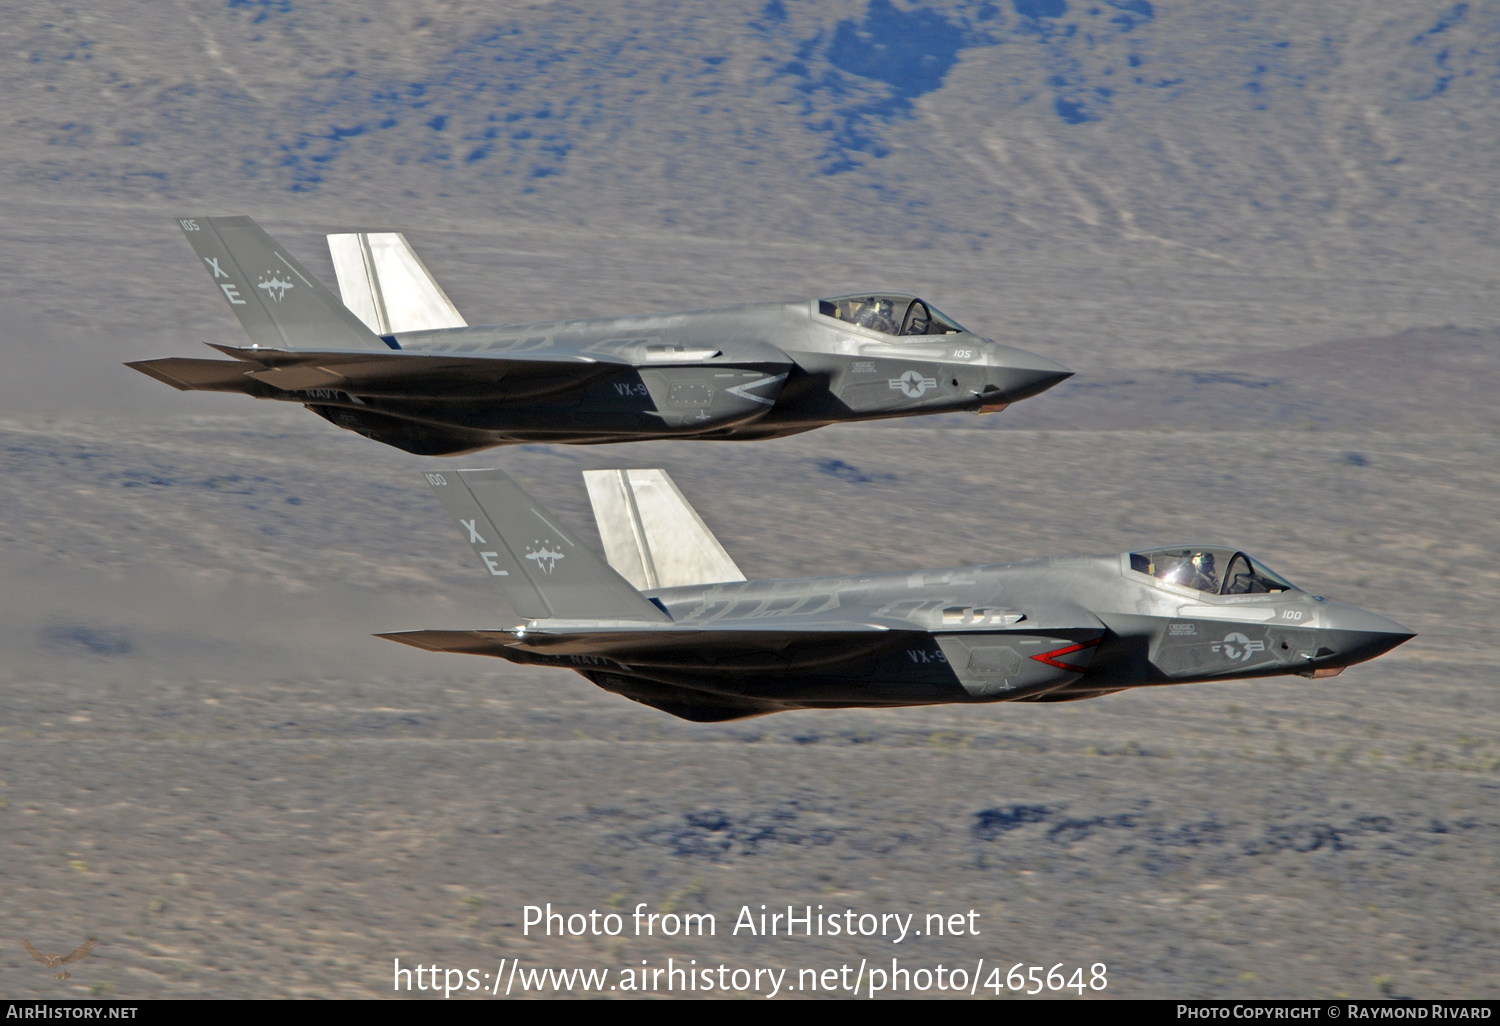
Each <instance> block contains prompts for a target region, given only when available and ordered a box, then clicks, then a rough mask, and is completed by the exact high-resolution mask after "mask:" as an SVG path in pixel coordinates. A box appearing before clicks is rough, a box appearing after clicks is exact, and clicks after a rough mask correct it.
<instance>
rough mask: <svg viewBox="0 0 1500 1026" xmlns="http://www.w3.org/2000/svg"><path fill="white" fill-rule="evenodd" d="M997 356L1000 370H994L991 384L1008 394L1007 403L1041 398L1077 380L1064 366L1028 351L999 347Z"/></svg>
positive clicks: (1006, 396)
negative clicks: (1037, 396) (1070, 379)
mask: <svg viewBox="0 0 1500 1026" xmlns="http://www.w3.org/2000/svg"><path fill="white" fill-rule="evenodd" d="M995 356H996V358H997V359H996V362H997V363H998V364H999V366H996V367H992V368H991V371H990V381H991V383H992V384H993V385H994V386H995V387H997V388H998V389H1000V391H1001V392H1003V393H1004V394H1005V401H1006V402H1011V403H1013V402H1016V401H1018V400H1021V399H1026V398H1029V397H1031V396H1034V395H1039V394H1041V393H1042V392H1045V391H1047V389H1049V388H1051V387H1052V386H1053V385H1055V384H1057V383H1058V382H1060V381H1066V380H1067V379H1068V378H1071V377H1072V376H1073V372H1072V371H1070V370H1068V368H1066V367H1064V366H1063V365H1062V364H1060V363H1054V362H1052V361H1051V360H1049V359H1047V358H1046V357H1045V356H1038V355H1037V354H1035V353H1028V352H1027V351H1026V350H1024V349H1012V348H1010V347H1009V346H998V347H997V351H996V353H995Z"/></svg>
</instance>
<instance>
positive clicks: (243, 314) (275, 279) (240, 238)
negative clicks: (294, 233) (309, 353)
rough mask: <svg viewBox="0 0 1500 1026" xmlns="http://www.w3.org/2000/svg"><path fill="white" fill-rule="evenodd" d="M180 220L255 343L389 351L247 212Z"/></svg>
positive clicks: (275, 346) (277, 346)
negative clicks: (232, 215)
mask: <svg viewBox="0 0 1500 1026" xmlns="http://www.w3.org/2000/svg"><path fill="white" fill-rule="evenodd" d="M177 225H178V227H180V228H181V229H182V233H183V234H184V235H186V236H187V240H188V242H189V243H190V244H191V245H192V247H193V250H194V252H196V253H197V254H198V258H199V259H200V260H202V261H203V267H204V269H205V270H207V271H208V276H209V278H210V279H211V280H212V281H213V283H214V286H215V288H216V289H217V290H218V291H219V292H220V293H221V294H222V295H223V297H224V300H225V301H226V302H227V303H228V304H229V309H230V310H232V311H233V312H234V315H235V316H236V317H238V318H239V320H240V325H241V326H242V327H244V329H245V334H247V335H249V336H250V341H251V342H252V343H253V344H254V345H256V346H259V347H260V348H262V349H289V350H296V349H323V350H350V349H355V350H358V349H378V350H380V351H381V352H389V350H390V347H389V346H387V345H386V344H385V343H384V342H382V341H381V340H380V339H379V338H378V337H376V335H375V334H374V333H372V332H371V331H370V329H369V328H368V327H367V326H366V325H365V324H362V323H360V320H359V318H358V317H355V316H354V314H352V313H350V312H349V310H348V309H347V308H346V307H345V306H344V304H343V303H340V302H339V300H338V297H337V296H335V295H334V294H333V293H332V292H329V291H328V290H327V289H326V288H324V287H323V283H322V282H320V281H318V279H316V278H314V277H313V276H312V272H311V271H309V270H308V269H307V268H305V267H303V266H302V265H301V264H299V263H298V262H297V261H296V260H294V259H293V258H292V256H291V254H289V253H288V252H287V251H286V249H285V248H284V247H283V246H282V245H281V244H280V243H279V242H277V241H276V240H275V239H273V238H271V237H270V236H269V235H267V234H266V233H265V232H264V231H263V230H261V227H260V225H258V224H256V223H255V222H254V221H252V220H251V219H250V218H248V217H179V218H178V219H177ZM299 387H301V386H299Z"/></svg>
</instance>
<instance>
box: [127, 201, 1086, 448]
mask: <svg viewBox="0 0 1500 1026" xmlns="http://www.w3.org/2000/svg"><path fill="white" fill-rule="evenodd" d="M178 224H179V226H180V227H181V228H182V231H183V233H184V234H185V235H186V236H187V238H188V241H189V242H190V243H192V246H193V249H194V250H195V251H196V252H197V254H198V256H199V258H200V259H201V260H202V262H203V265H204V267H205V268H206V269H207V271H208V274H209V277H210V278H211V279H212V280H213V284H214V286H215V288H217V289H218V291H219V292H220V293H221V294H222V295H223V297H224V299H225V300H226V301H227V302H228V303H229V308H230V309H231V310H232V311H234V313H235V315H236V316H237V317H238V318H239V320H240V323H241V325H243V326H244V329H245V331H246V333H248V334H249V336H250V342H251V344H250V345H249V346H227V345H214V348H215V349H218V350H219V351H220V352H222V353H224V354H225V355H227V356H231V357H233V359H232V360H201V359H185V358H178V357H173V358H169V359H161V360H145V361H141V362H137V363H131V364H128V365H127V366H130V367H134V368H135V369H136V370H138V371H141V372H142V373H144V374H149V375H150V376H151V377H154V378H157V379H158V380H160V381H164V382H166V383H167V384H169V385H172V386H173V387H175V388H178V389H182V390H190V389H197V390H204V391H213V392H243V393H244V394H246V395H252V396H255V397H256V398H259V399H276V400H280V401H283V402H294V403H301V404H303V405H304V406H306V407H307V408H308V409H310V410H312V411H313V412H314V413H316V414H318V415H319V416H321V417H324V418H326V419H327V420H329V421H331V422H332V423H334V424H336V425H338V426H339V427H342V428H347V429H348V430H350V431H355V432H358V433H359V434H362V435H364V436H366V437H368V438H373V439H375V440H376V441H379V442H384V443H386V444H387V445H392V446H395V447H396V448H398V449H404V450H406V451H407V452H413V453H418V454H422V455H432V456H452V455H457V454H459V453H467V452H473V451H475V450H478V449H485V448H489V447H490V446H496V445H509V444H513V443H517V442H566V443H575V444H587V443H598V442H623V441H634V440H644V439H654V438H719V439H755V438H776V437H780V436H783V435H791V434H797V433H798V432H802V431H809V430H811V429H813V428H817V427H822V426H824V425H827V424H834V423H840V422H844V421H858V420H874V419H880V418H885V417H911V416H917V415H921V414H929V413H949V412H954V411H964V410H967V411H970V412H974V413H986V412H996V411H999V410H1002V409H1004V408H1005V407H1006V406H1007V405H1008V404H1010V403H1013V402H1016V401H1017V400H1020V399H1025V398H1027V397H1028V396H1033V395H1036V394H1037V393H1039V392H1043V391H1045V390H1046V389H1048V388H1050V387H1052V386H1053V385H1055V384H1057V383H1058V382H1059V381H1062V380H1063V379H1064V378H1067V377H1069V376H1070V374H1071V372H1070V371H1068V370H1067V369H1066V368H1064V367H1061V366H1059V365H1058V364H1056V363H1053V362H1052V361H1050V360H1047V359H1044V358H1042V357H1040V356H1037V355H1035V354H1033V353H1028V352H1025V351H1023V350H1020V349H1014V348H1012V347H1010V346H1004V345H1000V344H998V343H995V342H991V341H989V340H988V339H984V338H981V337H979V336H978V335H975V334H973V333H972V332H970V331H968V330H967V329H965V328H962V327H960V326H959V325H958V324H957V323H956V322H954V321H953V320H952V319H950V318H949V317H947V316H945V315H944V314H943V313H942V312H940V311H939V310H937V309H936V308H935V307H933V306H932V305H931V304H929V303H926V302H924V301H923V300H921V299H917V298H916V297H914V296H901V295H892V294H871V295H860V296H842V297H839V298H835V299H815V300H810V301H803V302H795V303H762V304H752V305H745V306H733V307H726V308H724V309H720V310H702V311H696V312H689V313H670V314H659V315H654V316H641V317H613V318H605V319H601V320H578V321H558V322H548V323H539V324H509V325H500V326H497V327H469V326H468V325H467V324H466V323H465V322H464V319H463V317H462V316H460V315H459V313H458V311H457V310H456V309H455V308H454V306H453V304H452V303H451V302H450V301H449V299H448V297H447V295H446V294H445V293H444V292H443V290H442V288H441V287H440V286H439V285H438V284H437V282H436V281H435V280H433V278H432V276H431V274H430V273H428V271H427V269H426V267H425V266H423V264H422V262H421V260H420V259H418V258H417V255H416V253H415V252H413V251H412V249H411V247H410V246H409V245H407V243H406V239H405V238H404V237H403V236H401V235H399V234H396V233H376V234H362V233H351V234H340V235H330V236H329V237H328V238H329V248H330V250H331V252H332V254H333V258H334V269H335V272H336V273H337V275H338V279H339V288H340V291H341V292H342V294H343V300H342V301H340V299H339V297H337V296H335V295H333V293H331V292H330V291H328V289H326V288H325V287H324V286H323V285H321V284H320V283H319V282H318V281H317V279H316V278H314V277H313V276H312V274H311V273H310V272H308V271H307V270H306V269H305V268H303V267H302V265H301V264H299V263H298V262H297V261H296V260H294V259H293V258H292V257H291V256H290V255H289V254H288V253H287V251H286V249H285V247H283V246H281V245H280V244H278V243H277V242H276V241H275V240H274V239H272V238H271V237H270V236H269V235H267V234H266V233H265V232H264V231H262V230H261V228H260V226H259V225H257V224H256V223H255V222H254V221H252V220H251V219H250V218H248V217H191V218H186V217H185V218H180V219H179V220H178ZM211 344H212V343H211Z"/></svg>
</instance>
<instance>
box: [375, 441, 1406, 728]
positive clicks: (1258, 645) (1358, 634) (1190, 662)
mask: <svg viewBox="0 0 1500 1026" xmlns="http://www.w3.org/2000/svg"><path fill="white" fill-rule="evenodd" d="M585 479H586V481H587V483H588V487H589V494H590V499H591V501H592V502H593V506H594V513H595V519H596V520H597V522H598V524H599V532H600V537H601V539H602V540H603V542H604V547H605V552H606V557H607V559H608V562H609V565H606V564H605V563H604V562H603V561H601V560H600V559H599V558H598V557H597V556H596V555H595V554H594V553H593V552H592V551H590V550H589V549H588V548H587V547H586V546H584V545H582V544H581V543H580V542H579V541H578V540H577V538H576V537H575V536H574V535H573V534H571V533H570V532H568V531H567V530H565V529H564V528H563V527H562V525H561V523H560V522H559V521H558V519H557V517H556V516H554V515H553V514H551V513H549V512H548V511H547V510H545V509H544V508H543V507H542V505H541V504H540V503H538V502H537V501H536V500H535V499H534V498H532V497H531V496H530V495H528V494H527V493H526V492H525V491H524V490H523V489H522V488H521V486H520V485H518V484H517V483H516V482H515V481H514V480H512V479H511V478H509V477H508V476H506V475H505V474H504V473H502V472H501V471H498V470H460V471H454V472H446V473H429V474H428V475H427V480H428V482H429V483H430V484H431V485H432V486H433V488H434V490H435V491H436V492H437V494H438V498H439V499H440V501H441V502H442V504H443V506H444V507H445V508H446V509H447V510H448V512H449V513H451V514H452V515H453V516H454V517H455V518H456V519H457V520H458V522H459V525H460V526H461V527H462V528H463V530H464V532H465V534H466V536H467V539H468V542H469V544H470V545H471V546H472V547H473V549H474V551H475V552H476V553H477V554H478V556H479V559H480V561H481V563H482V564H483V565H484V567H485V569H486V570H487V571H488V572H489V574H490V575H491V576H492V577H493V579H494V580H495V581H496V582H497V583H498V584H499V586H500V589H501V592H502V593H503V595H504V597H505V599H506V600H507V601H508V602H509V604H510V605H511V606H512V608H513V609H514V610H515V611H516V613H518V614H519V615H520V616H522V617H524V618H525V622H524V623H521V624H518V625H516V626H514V627H509V628H504V629H494V628H480V629H475V630H418V631H408V632H402V633H393V634H382V635H379V636H380V637H384V638H389V639H390V640H392V641H399V642H402V643H404V644H407V645H412V646H415V647H417V648H422V649H427V650H429V651H433V652H465V653H471V654H475V655H488V656H499V657H500V658H502V659H508V660H510V661H511V662H514V663H528V664H534V665H540V666H556V667H561V668H566V669H571V670H576V671H577V672H579V673H581V674H583V675H584V676H585V677H587V678H588V679H589V680H591V681H593V682H594V683H595V684H597V685H598V686H599V687H601V688H604V689H605V690H606V691H613V692H615V693H616V694H620V695H624V696H625V697H626V698H630V699H633V700H635V701H637V702H641V703H644V704H646V705H649V706H653V707H655V708H657V709H660V710H662V711H664V712H668V713H671V714H672V715H674V716H680V717H682V718H684V719H688V720H697V721H716V720H732V719H739V718H742V717H747V716H758V715H762V714H764V713H771V712H779V711H782V710H788V709H816V708H821V709H828V708H848V707H854V706H859V707H889V706H907V705H932V704H937V703H949V702H960V703H977V702H1073V701H1078V700H1081V699H1085V698H1096V697H1099V696H1101V695H1108V694H1112V693H1114V692H1117V691H1121V690H1124V689H1126V688H1133V687H1142V686H1150V685H1159V684H1182V683H1189V682H1195V681H1220V680H1236V679H1241V678H1247V677H1273V676H1281V675H1285V674H1296V675H1299V676H1302V677H1309V678H1314V679H1316V678H1320V677H1330V676H1334V675H1336V674H1338V673H1340V672H1342V671H1343V670H1344V669H1345V668H1346V667H1348V666H1352V665H1353V664H1355V663H1359V662H1364V661H1365V660H1367V659H1373V658H1375V657H1376V656H1378V655H1381V654H1383V653H1385V652H1387V651H1389V650H1390V649H1392V648H1395V647H1396V646H1397V645H1399V644H1401V643H1402V642H1404V641H1406V640H1408V639H1409V638H1411V637H1413V636H1414V635H1413V634H1412V632H1410V631H1408V630H1407V629H1406V628H1404V627H1402V626H1401V625H1400V624H1397V623H1394V622H1392V621H1390V620H1387V619H1385V618H1384V617H1382V616H1378V615H1377V614H1375V613H1371V612H1367V611H1365V610H1363V609H1358V608H1356V607H1354V606H1348V605H1343V604H1341V603H1338V602H1332V601H1329V600H1327V599H1324V598H1322V597H1320V596H1317V595H1309V594H1307V593H1306V592H1304V591H1302V590H1300V589H1298V588H1297V587H1296V586H1295V585H1293V584H1291V583H1290V582H1288V581H1287V580H1286V579H1285V578H1283V577H1281V576H1280V575H1279V574H1277V573H1275V572H1274V571H1272V570H1270V569H1269V568H1268V567H1266V566H1265V565H1264V564H1262V563H1260V562H1259V561H1257V560H1256V559H1254V558H1253V557H1251V556H1249V555H1247V554H1246V553H1244V552H1242V551H1240V550H1238V549H1235V548H1233V547H1231V546H1218V545H1175V546H1168V547H1161V548H1154V549H1150V550H1144V551H1137V552H1125V553H1118V554H1114V555H1103V556H1064V557H1051V558H1039V559H1028V560H1025V561H1023V562H1020V563H1014V564H1008V565H995V566H970V567H960V568H957V569H950V570H929V571H919V572H915V573H885V574H861V575H855V576H848V577H819V578H809V579H803V580H770V581H747V580H745V577H744V574H742V573H740V571H739V568H738V567H736V566H735V564H734V561H733V560H732V559H731V558H730V557H729V555H728V554H727V553H726V552H725V551H724V549H723V547H722V546H721V545H720V544H719V543H718V541H717V540H716V539H715V538H714V537H713V535H712V534H711V533H710V532H709V530H708V528H707V527H706V526H705V525H704V524H703V521H702V520H701V519H700V518H699V517H698V515H697V513H696V512H695V511H694V510H693V509H692V507H691V506H689V505H688V504H687V501H686V500H685V499H683V497H682V495H681V493H680V492H678V490H677V488H676V486H675V485H673V484H672V481H671V479H670V478H669V477H667V475H666V474H665V473H664V472H662V471H660V470H604V471H590V472H588V473H586V474H585Z"/></svg>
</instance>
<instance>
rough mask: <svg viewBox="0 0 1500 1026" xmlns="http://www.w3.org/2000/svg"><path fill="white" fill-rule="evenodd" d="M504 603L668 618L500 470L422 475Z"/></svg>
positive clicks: (554, 611)
mask: <svg viewBox="0 0 1500 1026" xmlns="http://www.w3.org/2000/svg"><path fill="white" fill-rule="evenodd" d="M427 483H428V484H430V485H432V490H433V491H435V492H437V496H438V501H440V502H441V503H442V504H443V508H444V509H446V510H447V511H448V512H449V513H450V514H452V516H453V519H455V520H457V521H458V526H459V527H460V528H462V529H463V531H464V534H465V535H466V536H467V538H468V542H469V546H470V547H471V548H472V549H473V550H474V553H475V555H477V556H478V557H479V560H480V562H481V563H483V564H484V568H485V570H487V571H488V572H489V574H490V576H491V577H492V578H494V580H495V583H496V584H498V585H499V586H500V591H501V593H502V594H504V595H505V599H506V601H507V602H509V603H510V605H511V608H513V609H514V610H515V611H516V612H518V613H520V614H521V615H522V616H524V617H526V618H527V619H545V618H549V617H558V618H560V619H565V620H645V621H647V622H651V623H664V622H668V621H670V620H671V617H669V616H667V614H666V613H665V612H663V611H662V609H661V608H660V607H659V606H657V605H656V604H654V603H653V602H652V601H651V600H650V599H648V598H646V597H645V596H643V595H642V594H641V593H640V592H639V591H637V590H635V589H634V588H632V587H631V586H630V584H629V582H627V581H625V580H622V579H621V577H620V575H619V574H617V573H615V571H613V570H611V569H610V568H609V567H608V566H606V565H605V564H604V562H603V561H602V560H600V559H599V557H598V556H596V555H595V554H594V553H593V552H592V551H590V550H589V548H588V546H586V545H584V544H582V543H581V542H579V540H578V539H577V538H575V537H573V535H572V533H571V532H569V531H568V530H566V529H565V528H564V527H563V526H562V524H561V522H560V521H559V520H558V519H557V517H556V516H555V515H554V514H552V513H549V512H548V511H547V510H546V509H544V508H543V507H542V504H541V503H539V502H537V501H536V499H534V498H532V497H531V495H530V494H529V493H527V491H526V490H525V489H524V488H522V487H521V486H520V485H519V484H517V483H516V482H515V481H514V480H513V479H512V478H511V477H509V476H508V475H506V474H505V473H503V472H501V471H499V470H456V471H455V470H445V471H442V472H441V473H429V474H427Z"/></svg>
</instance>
